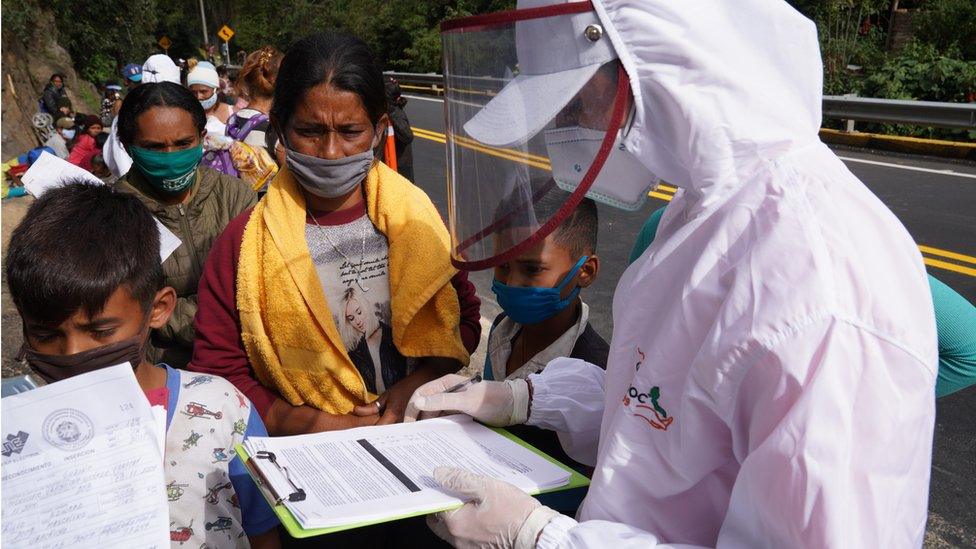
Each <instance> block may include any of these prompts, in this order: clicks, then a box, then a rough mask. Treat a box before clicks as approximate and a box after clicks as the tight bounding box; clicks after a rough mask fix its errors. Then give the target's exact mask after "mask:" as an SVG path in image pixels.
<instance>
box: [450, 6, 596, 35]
mask: <svg viewBox="0 0 976 549" xmlns="http://www.w3.org/2000/svg"><path fill="white" fill-rule="evenodd" d="M587 11H593V4H592V3H591V2H590V1H589V0H587V1H585V2H569V3H566V4H553V5H551V6H541V7H538V8H527V9H523V10H507V11H499V12H495V13H487V14H484V15H472V16H471V17H459V18H457V19H451V20H448V21H444V22H442V23H441V32H442V33H445V32H474V31H480V30H485V29H489V28H492V27H497V26H501V25H506V24H509V23H512V22H513V21H526V20H529V19H539V18H542V17H553V16H556V15H572V14H575V13H584V12H587Z"/></svg>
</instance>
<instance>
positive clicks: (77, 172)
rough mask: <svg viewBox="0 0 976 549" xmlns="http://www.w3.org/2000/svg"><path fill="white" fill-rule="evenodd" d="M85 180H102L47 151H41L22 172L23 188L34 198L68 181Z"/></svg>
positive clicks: (94, 181)
mask: <svg viewBox="0 0 976 549" xmlns="http://www.w3.org/2000/svg"><path fill="white" fill-rule="evenodd" d="M79 180H80V181H85V182H86V183H94V184H95V185H101V184H102V180H101V179H99V178H97V177H95V176H94V175H92V173H91V172H89V171H88V170H86V169H84V168H79V167H78V166H75V165H74V164H72V163H71V162H68V161H67V160H65V159H63V158H59V157H58V156H56V155H53V154H51V153H49V152H47V151H45V152H42V153H41V155H40V156H38V157H37V160H35V161H34V163H33V164H31V167H30V168H28V169H27V171H26V172H24V177H23V178H22V181H23V182H24V190H26V191H27V192H29V193H30V194H31V195H32V196H33V197H34V198H40V197H41V195H42V194H44V193H45V192H47V191H49V190H50V189H53V188H55V187H60V186H61V185H64V184H65V183H67V182H69V181H79Z"/></svg>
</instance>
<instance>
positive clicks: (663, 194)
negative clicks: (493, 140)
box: [411, 127, 976, 276]
mask: <svg viewBox="0 0 976 549" xmlns="http://www.w3.org/2000/svg"><path fill="white" fill-rule="evenodd" d="M411 129H412V130H413V132H414V134H415V135H417V136H419V137H422V138H424V139H429V140H431V141H436V142H438V143H447V136H446V135H444V134H442V133H439V132H435V131H431V130H425V129H423V128H414V127H411ZM457 143H458V145H461V146H462V147H464V148H467V149H471V150H475V151H478V152H483V153H485V154H487V155H490V156H494V157H497V158H503V159H505V160H511V161H513V162H521V163H523V164H528V165H529V166H533V167H536V168H539V169H542V170H546V171H552V169H551V168H550V166H549V163H548V161H546V159H545V158H543V157H541V156H536V155H532V154H528V153H523V152H521V151H516V150H512V149H501V148H496V147H488V146H485V145H481V144H479V143H478V142H476V141H473V140H471V139H468V138H466V137H458V138H457ZM537 159H538V160H537ZM543 161H544V162H543ZM677 190H678V189H677V187H673V186H671V185H666V184H664V183H661V184H659V185H658V186H657V188H655V189H654V190H652V191H651V192H649V193H648V196H650V197H652V198H657V199H660V200H664V201H665V202H670V201H671V200H672V199H673V198H674V195H673V194H669V193H674V192H676V191H677ZM918 248H919V249H920V250H921V251H922V253H925V254H929V255H935V256H939V257H945V258H949V259H955V260H958V261H964V262H967V263H972V264H973V265H976V257H973V256H971V255H966V254H960V253H957V252H950V251H948V250H941V249H939V248H933V247H932V246H922V245H919V247H918ZM923 259H924V261H925V264H926V265H928V266H930V267H935V268H937V269H945V270H947V271H953V272H957V273H961V274H965V275H969V276H976V269H974V268H971V267H966V266H963V265H956V264H955V263H949V262H947V261H942V260H939V259H932V258H929V257H924V258H923Z"/></svg>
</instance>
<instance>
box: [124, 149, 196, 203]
mask: <svg viewBox="0 0 976 549" xmlns="http://www.w3.org/2000/svg"><path fill="white" fill-rule="evenodd" d="M129 154H130V155H131V156H132V163H133V164H135V166H136V168H138V170H139V171H140V172H142V175H144V176H146V179H147V180H149V183H150V184H151V185H152V186H153V187H155V188H156V189H157V190H159V191H162V192H164V193H179V192H183V191H185V190H186V189H188V188H190V185H193V182H194V181H196V176H197V165H199V164H200V159H201V158H203V144H202V143H201V144H200V145H197V146H196V147H193V148H190V149H183V150H181V151H173V152H160V151H151V150H149V149H142V148H139V147H129Z"/></svg>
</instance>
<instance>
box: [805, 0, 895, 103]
mask: <svg viewBox="0 0 976 549" xmlns="http://www.w3.org/2000/svg"><path fill="white" fill-rule="evenodd" d="M888 3H889V0H825V1H821V2H809V1H807V2H802V1H801V2H795V3H794V5H795V6H796V7H797V8H798V9H799V10H800V11H802V12H804V13H805V14H806V15H807V16H808V17H812V18H813V19H814V20H815V21H816V23H817V30H818V33H819V37H820V50H821V54H822V56H823V65H824V93H825V94H828V95H836V94H844V93H858V92H860V78H859V76H858V71H857V70H855V69H851V68H849V67H850V66H857V67H871V66H875V65H877V64H879V63H880V62H881V60H882V59H883V58H884V45H885V37H884V34H883V33H882V32H881V30H880V29H878V28H877V27H876V26H870V27H869V28H868V29H865V28H864V22H865V21H866V20H868V19H869V17H870V16H872V15H875V14H877V13H879V12H881V11H883V10H884V9H885V8H886V7H887V5H888Z"/></svg>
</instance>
